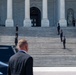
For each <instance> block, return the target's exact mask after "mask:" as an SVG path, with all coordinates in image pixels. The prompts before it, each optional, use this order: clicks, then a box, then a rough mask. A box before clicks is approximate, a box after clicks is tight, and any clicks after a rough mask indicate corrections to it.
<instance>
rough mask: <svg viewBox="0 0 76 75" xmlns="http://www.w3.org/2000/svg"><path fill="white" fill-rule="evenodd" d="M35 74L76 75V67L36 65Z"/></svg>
mask: <svg viewBox="0 0 76 75" xmlns="http://www.w3.org/2000/svg"><path fill="white" fill-rule="evenodd" d="M33 70H34V75H76V67H34V68H33Z"/></svg>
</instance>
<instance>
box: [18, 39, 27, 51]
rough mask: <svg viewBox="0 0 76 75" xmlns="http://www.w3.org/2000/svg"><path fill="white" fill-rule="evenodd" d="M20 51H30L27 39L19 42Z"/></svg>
mask: <svg viewBox="0 0 76 75" xmlns="http://www.w3.org/2000/svg"><path fill="white" fill-rule="evenodd" d="M17 46H18V49H19V50H25V51H28V43H27V41H26V40H25V39H21V40H19V41H18V45H17Z"/></svg>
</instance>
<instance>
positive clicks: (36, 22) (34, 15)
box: [30, 7, 41, 27]
mask: <svg viewBox="0 0 76 75" xmlns="http://www.w3.org/2000/svg"><path fill="white" fill-rule="evenodd" d="M30 19H31V24H32V25H31V26H32V27H40V26H41V12H40V10H39V9H38V8H37V7H31V8H30Z"/></svg>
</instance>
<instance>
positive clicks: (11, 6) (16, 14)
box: [0, 0, 71, 27]
mask: <svg viewBox="0 0 76 75" xmlns="http://www.w3.org/2000/svg"><path fill="white" fill-rule="evenodd" d="M66 3H68V0H17V1H15V0H7V3H6V5H7V10H6V11H7V13H6V12H5V14H6V17H5V19H6V20H5V26H6V27H13V26H15V25H16V24H18V25H19V24H20V25H19V26H24V27H32V20H31V14H30V13H31V11H30V10H31V8H33V7H36V8H37V9H38V10H39V11H40V13H41V15H40V17H41V18H40V21H37V20H39V19H36V22H39V24H41V25H38V23H36V24H37V26H41V27H50V26H56V25H57V23H58V22H59V23H60V25H61V26H62V27H66V26H67V10H68V8H71V6H70V7H68V6H69V5H66ZM1 7H2V6H1ZM1 9H2V8H1ZM4 11H5V10H4ZM35 14H36V15H37V13H35ZM0 17H2V15H1V16H0ZM35 18H36V17H35ZM2 20H3V19H2Z"/></svg>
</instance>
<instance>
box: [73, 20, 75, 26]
mask: <svg viewBox="0 0 76 75" xmlns="http://www.w3.org/2000/svg"><path fill="white" fill-rule="evenodd" d="M73 26H74V27H75V20H74V19H73Z"/></svg>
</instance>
